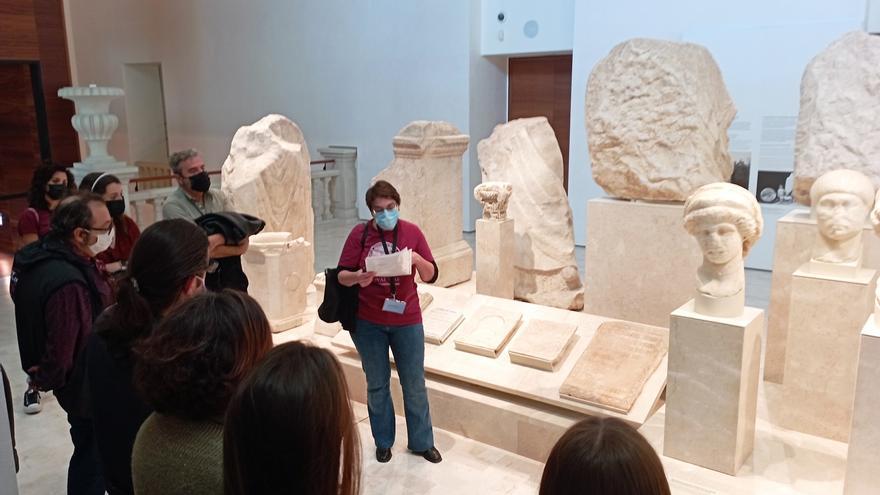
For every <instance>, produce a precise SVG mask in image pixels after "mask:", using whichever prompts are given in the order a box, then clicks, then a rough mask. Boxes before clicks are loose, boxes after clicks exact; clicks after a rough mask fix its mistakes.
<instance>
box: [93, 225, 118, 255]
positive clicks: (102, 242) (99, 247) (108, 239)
mask: <svg viewBox="0 0 880 495" xmlns="http://www.w3.org/2000/svg"><path fill="white" fill-rule="evenodd" d="M95 237H97V238H98V240H97V241H96V242H95V243H94V244H92V245H91V246H88V248H89V251H90V252H91V253H92V256H97V255H99V254H100V253H103V252H104V251H106V250H107V248H109V247H110V245H111V244H113V239H114V238H115V237H116V235H115V233H114V232H113V227H111V228H110V230H108V231H107V232H106V233H104V234H95Z"/></svg>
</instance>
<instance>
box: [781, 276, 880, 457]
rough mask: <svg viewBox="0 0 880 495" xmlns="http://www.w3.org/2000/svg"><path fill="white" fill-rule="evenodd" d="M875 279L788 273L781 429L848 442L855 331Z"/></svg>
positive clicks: (869, 307) (868, 309) (862, 319)
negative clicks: (786, 330) (787, 327)
mask: <svg viewBox="0 0 880 495" xmlns="http://www.w3.org/2000/svg"><path fill="white" fill-rule="evenodd" d="M803 268H806V264H805V266H804V267H803ZM875 276H876V272H875V271H874V270H867V269H863V270H861V271H860V272H859V274H858V276H856V277H852V278H849V279H843V278H833V277H829V276H822V275H815V274H811V273H808V272H806V271H805V270H803V269H799V270H797V271H795V272H794V274H793V275H792V280H791V304H790V310H789V318H788V322H789V329H788V344H787V349H786V353H785V382H784V383H783V385H782V391H783V392H782V396H783V407H782V410H781V411H780V420H779V425H780V426H782V427H784V428H788V429H790V430H795V431H800V432H803V433H809V434H811V435H817V436H821V437H825V438H830V439H832V440H838V441H841V442H846V441H847V440H848V439H849V429H850V420H851V419H852V407H853V397H854V395H855V386H856V372H857V369H858V359H859V339H860V336H859V332H860V331H861V329H862V326H863V324H864V323H865V319H866V318H867V317H868V316H869V315H870V314H871V313H872V311H873V308H874V304H873V301H874V280H875Z"/></svg>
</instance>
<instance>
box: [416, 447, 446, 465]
mask: <svg viewBox="0 0 880 495" xmlns="http://www.w3.org/2000/svg"><path fill="white" fill-rule="evenodd" d="M416 454H419V455H420V456H422V457H424V458H425V460H426V461H428V462H432V463H434V464H437V463H438V462H440V461H442V460H443V457H441V456H440V452H438V451H437V448H436V447H431V448H430V449H428V450H426V451H424V452H416Z"/></svg>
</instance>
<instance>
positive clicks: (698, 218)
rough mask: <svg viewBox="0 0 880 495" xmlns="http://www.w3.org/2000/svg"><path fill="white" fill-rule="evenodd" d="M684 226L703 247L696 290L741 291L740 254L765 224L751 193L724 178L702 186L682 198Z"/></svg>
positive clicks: (724, 294)
mask: <svg viewBox="0 0 880 495" xmlns="http://www.w3.org/2000/svg"><path fill="white" fill-rule="evenodd" d="M684 227H685V229H686V230H687V231H688V233H689V234H691V235H692V236H694V237H695V238H696V239H697V242H698V243H699V245H700V250H702V251H703V264H702V265H701V266H700V268H699V269H698V270H697V280H698V284H699V285H698V289H697V291H698V292H699V293H700V294H702V295H705V296H709V297H715V298H723V297H730V296H735V295H738V294H739V293H741V292H742V291H743V286H744V285H745V274H744V271H743V258H744V257H745V256H746V255H747V254H748V253H749V250H750V249H751V247H752V246H753V245H754V244H755V242H757V241H758V238H759V237H761V231H762V230H763V228H764V219H763V217H762V216H761V207H760V206H759V205H758V202H757V201H756V200H755V198H754V196H752V194H751V193H749V191H748V190H746V189H743V188H742V187H740V186H737V185H734V184H730V183H727V182H716V183H713V184H707V185H705V186H702V187H700V188H699V189H697V190H696V191H694V193H693V194H691V196H690V197H688V199H687V201H685V204H684Z"/></svg>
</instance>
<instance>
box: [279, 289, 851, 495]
mask: <svg viewBox="0 0 880 495" xmlns="http://www.w3.org/2000/svg"><path fill="white" fill-rule="evenodd" d="M419 290H420V291H424V292H427V293H431V294H432V295H433V297H434V302H432V303H431V305H429V306H428V307H427V309H430V308H431V307H434V304H438V303H439V304H444V303H443V301H445V300H449V301H464V303H463V304H462V306H461V307H459V308H457V309H458V310H460V311H463V312H464V313H465V314H467V313H468V311H469V309H468V308H475V307H477V306H479V305H480V304H481V303H480V302H473V303H472V304H470V303H468V301H470V300H471V299H473V300H474V301H485V299H482V298H484V297H486V296H477V295H476V294H475V282H474V280H473V279H472V280H471V281H470V282H466V283H463V284H460V285H457V286H454V287H452V288H449V289H442V288H435V287H432V286H428V285H420V286H419ZM314 299H315V294H314V293H311V294H310V315H312V316H311V318H310V319H309V320H308V322H307V323H305V324H304V325H302V326H300V327H297V328H295V329H292V330H290V331H287V332H283V333H279V334H275V335H274V336H273V337H274V339H275V343H276V344H278V343H281V342H286V341H290V340H299V339H305V340H310V341H312V342H313V343H315V344H316V345H320V346H322V347H325V348H328V349H330V350H332V351H333V352H334V353H336V355H337V356H338V357H339V359H340V361H341V362H342V364H343V368H344V370H345V373H346V377H347V379H348V383H349V390H350V393H351V397H352V399H353V400H355V401H356V402H361V403H366V381H365V378H364V374H363V371H362V370H361V364H360V359H359V358H358V356H357V353H356V352H353V351H351V350H349V349H347V348H346V347H340V346H339V345H338V344H339V343H345V342H347V341H350V337H348V335H347V333H345V332H340V333H338V334H336V336H334V337H330V336H327V335H320V334H315V332H314V328H315V324H314V312H315V307H316V305H315V301H314ZM492 299H494V298H492ZM493 302H494V301H493ZM507 303H509V304H511V305H512V306H510V307H516V308H517V309H518V310H519V311H521V312H522V313H523V319H524V320H527V319H530V318H531V317H533V316H535V315H536V314H538V313H540V316H541V318H542V319H547V318H548V313H544V311H547V310H550V313H549V314H555V313H556V311H559V312H560V314H564V317H562V318H563V319H564V320H568V321H576V322H581V321H583V322H584V324H583V327H582V326H581V324H580V323H579V328H578V331H577V333H578V336H579V338H578V341H577V342H575V344H574V346H573V347H572V348H571V349H570V350H569V351H568V352H567V355H566V357H565V358H564V361H563V363H562V364H561V365H560V367H559V368H557V371H556V372H555V373H549V372H546V371H544V372H542V371H539V370H537V369H532V368H528V367H525V366H520V365H516V364H512V363H510V362H509V359H508V358H507V355H506V354H507V351H506V348H505V351H503V352H502V353H501V355H499V357H498V358H495V359H492V358H489V357H485V356H480V355H477V354H471V353H467V352H461V351H455V350H454V343H453V340H454V339H455V335H456V332H458V331H459V330H456V331H455V332H453V333H452V335H451V336H450V337H449V339H447V341H446V343H445V344H444V345H443V346H439V348H438V346H435V345H433V344H426V348H427V349H428V350H426V361H428V359H429V358H428V357H427V356H428V355H433V354H434V352H432V351H437V356H435V357H434V359H439V358H440V357H448V356H449V354H450V353H455V354H458V355H459V356H455V358H454V359H453V362H452V363H450V366H449V369H447V371H446V373H447V374H445V375H444V374H443V373H438V372H436V371H434V370H432V369H431V368H432V365H433V366H441V364H440V363H437V362H433V363H426V368H427V370H426V371H427V373H426V380H427V387H428V395H429V397H430V401H431V415H432V418H433V421H434V426H435V427H437V428H440V429H443V430H446V431H449V432H452V433H456V434H460V435H462V436H464V437H467V438H470V439H473V440H476V441H479V442H481V443H484V444H488V445H491V446H494V447H498V448H502V449H504V450H507V451H509V452H513V453H515V454H518V455H522V456H524V457H528V458H531V459H535V460H538V461H541V462H543V461H545V460H546V457H547V455H548V454H549V452H550V449H551V448H552V447H553V445H554V444H555V442H556V440H557V439H558V438H559V437H560V436H561V435H562V434H563V433H564V432H565V430H566V429H567V428H568V427H570V426H571V425H573V424H574V423H575V422H577V421H578V420H580V419H582V418H583V417H585V416H586V415H588V414H600V415H605V416H613V415H617V416H618V417H620V415H619V414H615V413H614V412H613V411H610V410H603V409H601V408H597V407H589V406H586V405H584V404H566V407H560V406H559V405H558V404H559V403H560V402H562V401H561V399H558V398H556V399H552V400H550V398H551V396H552V395H553V392H554V391H557V389H558V387H559V384H560V383H561V382H562V381H563V380H564V379H565V377H566V376H567V375H568V370H570V369H571V367H572V366H573V363H574V362H575V361H577V358H578V357H579V356H580V352H579V349H583V348H584V347H585V346H586V345H587V342H583V341H584V340H589V337H590V336H592V333H593V332H594V331H595V328H596V327H597V326H598V325H599V324H600V323H601V322H603V321H608V319H606V318H603V317H598V316H594V315H588V314H585V313H575V312H569V311H565V310H555V309H551V308H545V307H541V306H536V307H535V309H530V308H529V306H533V305H530V304H527V303H520V302H515V301H507ZM523 308H525V309H523ZM530 311H531V312H530ZM569 313H570V314H569ZM582 318H583V319H582ZM612 321H613V320H612ZM584 337H586V338H584ZM515 338H516V335H514V337H513V339H511V342H512V341H513V340H514V339H515ZM508 345H510V344H508ZM447 346H448V349H447V348H446V347H447ZM575 347H577V348H575ZM474 362H475V363H477V364H476V365H475V366H479V367H480V368H479V369H480V370H482V371H479V372H467V371H465V370H461V369H460V368H461V367H462V366H464V365H465V364H471V363H474ZM502 365H503V366H502ZM441 367H443V366H441ZM661 367H662V368H663V370H664V371H665V367H666V364H665V359H664V363H663V364H662V365H661ZM498 369H504V370H506V371H507V373H506V374H505V375H506V376H507V377H508V380H509V381H508V382H506V384H505V385H504V389H503V390H502V386H501V385H498V384H493V385H492V386H487V383H486V382H489V381H493V382H494V381H495V380H494V378H493V375H492V373H493V372H497V370H498ZM511 369H513V371H511ZM452 371H456V373H459V372H460V373H463V374H464V375H465V376H466V377H470V378H467V379H464V378H462V377H456V376H455V375H453V374H452V373H451V372H452ZM658 372H659V369H658ZM515 377H518V378H515ZM524 377H531V380H540V378H536V377H551V378H552V379H551V381H549V382H546V383H544V382H538V383H534V382H532V381H528V379H527V378H524ZM468 380H473V382H471V381H468ZM515 380H519V381H515ZM664 381H665V379H664ZM520 386H523V387H525V390H519V389H517V387H520ZM391 388H392V396H393V398H394V402H395V409H396V411H397V412H398V413H399V414H402V411H403V408H402V397H401V390H400V383H399V380H398V377H397V372H396V370H394V369H392V387H391ZM647 388H649V387H648V386H646V390H647ZM536 393H542V394H543V396H544V400H540V399H537V398H535V397H534V396H532V394H536ZM651 393H653V392H651ZM643 395H644V393H643ZM557 397H558V394H557ZM659 399H660V400H658V401H657V402H656V403H654V404H653V405H652V407H651V408H649V409H650V410H649V412H648V413H647V415H646V419H645V420H643V423H642V424H641V426H640V428H639V431H640V432H641V433H642V434H643V435H644V436H645V437H646V438H647V439H648V441H649V442H650V443H651V445H652V446H653V447H654V448H655V449H656V450H657V452H658V453H661V459H662V461H663V465H664V468H665V469H666V473H667V476H668V478H669V482H670V486H671V488H672V493H673V494H685V495H692V494H701V495H709V494H743V495H745V494H767V493H773V494H815V495H829V494H837V493H842V492H843V485H844V475H845V472H846V457H847V444H846V443H843V442H838V441H834V440H830V439H826V438H820V437H817V436H813V435H808V434H804V433H799V432H795V431H791V430H786V429H784V428H781V427H779V426H777V425H776V424H771V422H770V418H771V417H775V416H776V414H775V413H776V412H778V411H779V410H780V409H781V408H782V405H783V392H782V387H781V386H780V385H777V384H774V383H770V382H766V381H760V383H759V385H758V404H757V420H756V425H755V442H754V451H753V453H752V455H751V456H749V457H748V458H747V459H746V460H745V463H744V464H743V465H742V467H741V468H740V469H739V471H738V472H737V476H730V475H727V474H723V473H720V472H716V471H712V470H710V469H706V468H702V467H699V466H695V465H693V464H689V463H686V462H683V461H680V460H677V459H674V458H671V457H665V456H662V452H663V437H664V423H665V415H666V406H665V404H664V403H663V400H662V399H663V395H662V394H661V395H660V397H659ZM546 400H550V402H553V403H554V404H550V403H548V402H546ZM640 400H645V401H646V400H647V399H644V398H642V397H640ZM634 409H635V407H634ZM363 441H366V442H369V441H370V440H369V439H364V440H363Z"/></svg>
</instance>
